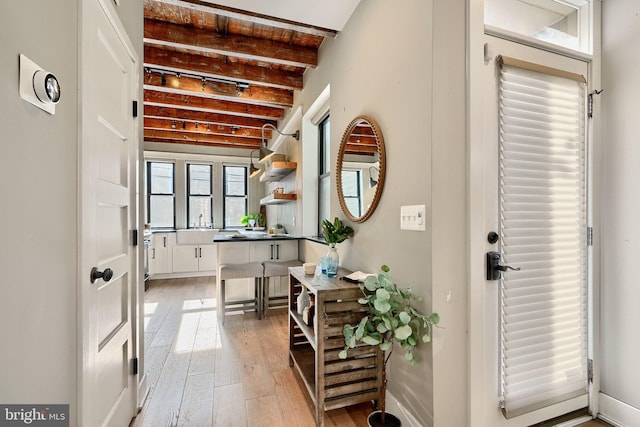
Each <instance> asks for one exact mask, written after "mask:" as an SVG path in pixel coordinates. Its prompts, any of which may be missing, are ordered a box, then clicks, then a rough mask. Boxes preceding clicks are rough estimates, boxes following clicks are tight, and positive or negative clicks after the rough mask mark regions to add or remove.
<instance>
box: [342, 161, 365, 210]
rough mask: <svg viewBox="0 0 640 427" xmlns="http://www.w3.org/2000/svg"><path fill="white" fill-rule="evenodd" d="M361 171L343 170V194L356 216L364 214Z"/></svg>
mask: <svg viewBox="0 0 640 427" xmlns="http://www.w3.org/2000/svg"><path fill="white" fill-rule="evenodd" d="M360 175H361V174H360V171H355V170H343V171H342V194H343V195H344V202H345V204H346V205H347V207H348V208H349V212H351V213H352V214H353V215H354V216H358V217H359V216H361V215H362V209H361V206H362V200H361V197H360V194H362V193H361V192H360Z"/></svg>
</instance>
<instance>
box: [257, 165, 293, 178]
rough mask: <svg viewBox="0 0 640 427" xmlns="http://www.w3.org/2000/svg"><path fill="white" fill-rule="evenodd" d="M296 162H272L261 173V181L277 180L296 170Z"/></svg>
mask: <svg viewBox="0 0 640 427" xmlns="http://www.w3.org/2000/svg"><path fill="white" fill-rule="evenodd" d="M297 167H298V164H297V163H296V162H285V161H275V162H271V164H270V165H268V166H267V167H266V169H265V171H264V172H263V173H262V175H260V182H276V181H280V180H281V179H282V178H284V177H285V176H287V175H289V174H290V173H291V172H293V171H294V170H296V168H297Z"/></svg>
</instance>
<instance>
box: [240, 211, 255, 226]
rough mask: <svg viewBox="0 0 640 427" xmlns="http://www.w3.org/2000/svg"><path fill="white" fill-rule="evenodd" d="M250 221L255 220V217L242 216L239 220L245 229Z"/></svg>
mask: <svg viewBox="0 0 640 427" xmlns="http://www.w3.org/2000/svg"><path fill="white" fill-rule="evenodd" d="M251 219H256V216H255V215H253V214H247V215H244V216H243V217H242V218H240V224H242V225H244V226H245V227H248V226H249V220H251Z"/></svg>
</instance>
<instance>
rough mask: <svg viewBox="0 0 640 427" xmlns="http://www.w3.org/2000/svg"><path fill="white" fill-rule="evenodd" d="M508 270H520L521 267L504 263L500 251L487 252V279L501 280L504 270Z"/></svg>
mask: <svg viewBox="0 0 640 427" xmlns="http://www.w3.org/2000/svg"><path fill="white" fill-rule="evenodd" d="M507 270H514V271H520V267H512V266H510V265H503V264H502V254H501V253H500V252H494V251H491V252H487V280H500V279H502V272H503V271H507Z"/></svg>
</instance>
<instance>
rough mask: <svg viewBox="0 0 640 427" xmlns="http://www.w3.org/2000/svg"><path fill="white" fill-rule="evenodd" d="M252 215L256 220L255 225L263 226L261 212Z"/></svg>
mask: <svg viewBox="0 0 640 427" xmlns="http://www.w3.org/2000/svg"><path fill="white" fill-rule="evenodd" d="M253 217H254V218H253V219H255V220H256V225H257V226H258V227H264V216H263V215H262V214H261V213H257V214H255V215H254V216H253Z"/></svg>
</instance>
